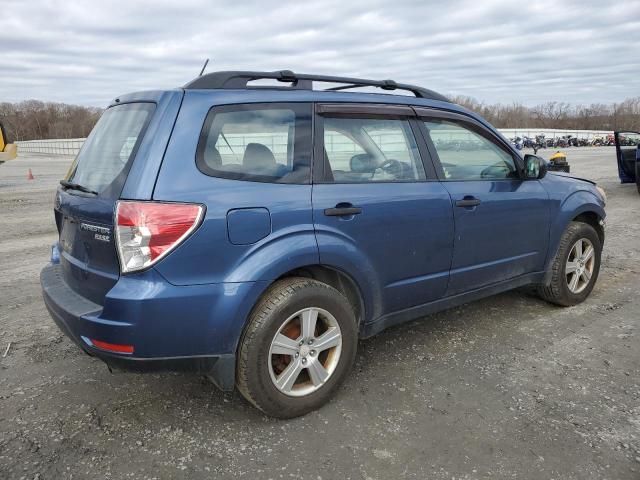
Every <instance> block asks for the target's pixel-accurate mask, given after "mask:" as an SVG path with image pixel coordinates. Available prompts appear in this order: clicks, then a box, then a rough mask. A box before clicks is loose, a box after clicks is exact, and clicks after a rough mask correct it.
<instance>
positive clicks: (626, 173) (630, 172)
mask: <svg viewBox="0 0 640 480" xmlns="http://www.w3.org/2000/svg"><path fill="white" fill-rule="evenodd" d="M614 137H615V142H616V157H617V160H618V176H619V177H620V181H621V182H622V183H633V182H636V183H638V185H639V188H640V180H639V179H638V171H639V170H640V165H639V162H640V133H638V132H615V133H614Z"/></svg>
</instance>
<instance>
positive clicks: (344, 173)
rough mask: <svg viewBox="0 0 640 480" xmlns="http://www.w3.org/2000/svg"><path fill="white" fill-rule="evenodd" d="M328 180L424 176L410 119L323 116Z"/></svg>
mask: <svg viewBox="0 0 640 480" xmlns="http://www.w3.org/2000/svg"><path fill="white" fill-rule="evenodd" d="M323 128H324V151H325V155H326V160H327V162H326V163H327V167H329V172H327V175H326V176H327V177H328V178H327V180H328V181H332V182H335V183H367V182H415V181H422V180H425V179H426V176H425V172H424V168H423V165H422V160H421V159H420V154H419V153H418V146H417V144H416V141H415V138H414V136H413V132H412V130H411V126H410V125H409V121H408V120H406V119H394V118H388V119H387V118H346V117H344V116H341V117H336V118H332V117H328V116H325V117H323Z"/></svg>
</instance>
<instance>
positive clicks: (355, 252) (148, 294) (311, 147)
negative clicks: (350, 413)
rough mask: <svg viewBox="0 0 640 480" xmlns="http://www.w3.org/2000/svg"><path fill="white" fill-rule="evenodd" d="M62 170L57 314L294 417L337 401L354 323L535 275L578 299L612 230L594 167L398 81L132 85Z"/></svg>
mask: <svg viewBox="0 0 640 480" xmlns="http://www.w3.org/2000/svg"><path fill="white" fill-rule="evenodd" d="M256 80H271V81H272V82H273V83H275V84H276V85H272V86H265V85H263V84H262V85H256V86H254V85H255V84H254V83H253V82H254V81H256ZM327 84H329V85H330V87H331V88H330V89H328V90H317V89H314V87H318V86H319V85H320V86H321V85H325V86H326V85H327ZM336 84H337V86H336ZM359 87H378V88H380V89H382V90H383V92H386V93H390V92H395V91H398V90H402V91H407V92H409V93H412V94H413V95H414V97H409V96H406V95H390V94H383V95H380V94H372V93H363V92H353V91H351V90H353V89H355V88H359ZM60 183H61V185H60V187H59V188H58V191H57V192H56V196H55V204H54V216H55V221H56V226H57V228H58V232H59V240H58V242H57V243H56V244H55V245H54V246H53V248H52V256H51V263H50V264H49V265H47V266H46V267H45V268H44V269H43V270H42V273H41V284H42V290H43V296H44V301H45V304H46V306H47V308H48V309H49V312H50V313H51V316H52V317H53V319H54V320H55V321H56V323H57V324H58V325H59V326H60V328H61V329H62V330H63V331H64V332H65V333H66V334H67V335H68V336H69V337H70V338H72V339H73V340H74V341H75V342H76V343H77V344H78V345H79V346H80V347H81V348H82V349H83V350H84V351H86V352H87V353H89V354H90V355H94V356H96V357H98V358H101V359H102V360H104V361H105V362H106V363H107V364H108V365H110V366H112V367H116V368H118V367H120V368H126V369H133V370H154V369H177V370H185V369H186V370H192V371H198V372H201V373H203V374H205V375H207V376H208V377H209V378H210V379H212V380H213V381H214V382H215V383H216V385H218V386H219V387H221V388H222V389H224V390H233V389H234V388H235V387H237V388H238V390H239V391H240V392H241V393H242V395H243V396H244V397H245V398H246V399H247V400H248V401H249V402H251V403H252V404H253V405H255V406H256V407H258V408H259V409H261V410H262V411H263V412H265V413H267V414H269V415H272V416H275V417H282V418H289V417H295V416H298V415H303V414H305V413H307V412H309V411H311V410H313V409H316V408H318V407H320V406H321V405H323V404H324V403H325V402H327V401H328V400H329V399H330V398H331V397H332V395H333V394H334V393H335V391H336V389H337V388H338V387H339V386H340V384H341V383H342V382H343V381H344V380H345V379H346V378H347V375H348V373H349V370H350V368H351V366H352V364H353V362H354V359H355V355H356V348H357V346H358V339H359V338H366V337H370V336H372V335H374V334H376V333H378V332H380V331H382V330H384V329H385V328H387V327H390V326H392V325H397V324H400V323H403V322H407V321H409V320H414V319H416V318H419V317H422V316H424V315H427V314H429V313H432V312H436V311H439V310H442V309H445V308H449V307H453V306H456V305H460V304H462V303H466V302H469V301H472V300H475V299H479V298H482V297H486V296H489V295H493V294H496V293H499V292H503V291H505V290H509V289H513V288H517V287H521V286H525V285H534V286H535V287H536V288H537V291H538V293H539V295H540V296H541V297H542V298H544V299H545V300H547V301H549V302H551V303H554V304H557V305H561V306H569V305H575V304H578V303H580V302H582V301H584V300H585V299H586V298H587V296H588V295H589V294H590V293H591V290H592V289H593V287H594V285H595V282H596V280H597V278H598V272H599V269H600V259H601V252H602V245H603V242H604V235H605V232H604V218H605V210H604V207H605V195H604V191H603V190H602V189H601V188H599V187H597V186H596V185H595V184H594V183H593V182H590V181H587V180H583V179H578V178H572V177H570V176H568V175H566V174H559V173H554V172H549V173H548V174H547V164H546V162H545V161H544V160H543V159H541V158H539V157H536V156H534V155H525V156H524V158H523V157H521V156H520V154H519V152H518V151H517V150H516V149H515V148H514V147H513V146H512V145H511V144H510V143H509V142H508V141H506V140H505V138H504V137H503V136H502V135H500V134H499V133H498V132H497V131H496V130H495V129H494V128H493V127H492V126H491V125H489V124H488V123H487V122H486V121H485V120H483V119H482V118H481V117H480V116H478V115H477V114H475V113H473V112H471V111H469V110H466V109H465V108H463V107H461V106H459V105H455V104H453V103H450V102H449V101H448V100H447V98H445V97H444V96H442V95H440V94H438V93H436V92H433V91H431V90H427V89H424V88H421V87H416V86H412V85H405V84H399V83H396V82H393V81H391V80H384V81H373V80H364V79H359V78H342V77H330V76H322V75H301V74H295V73H293V72H290V71H281V72H216V73H211V74H207V75H204V76H201V77H198V78H196V79H195V80H193V81H192V82H190V83H189V84H187V85H186V86H185V87H184V88H179V89H174V90H166V91H152V92H138V93H133V94H129V95H124V96H121V97H119V98H117V99H116V100H114V101H113V102H112V103H111V105H109V107H108V108H107V110H106V111H105V113H104V114H103V116H102V118H101V119H100V121H99V122H98V123H97V125H96V127H95V128H94V130H93V132H92V133H91V135H90V136H89V138H88V139H87V141H86V142H85V144H84V146H83V147H82V150H81V151H80V153H79V154H78V156H77V158H76V159H75V161H74V163H73V165H72V168H71V169H70V170H69V174H68V176H67V177H66V178H65V179H64V180H62V181H61V182H60Z"/></svg>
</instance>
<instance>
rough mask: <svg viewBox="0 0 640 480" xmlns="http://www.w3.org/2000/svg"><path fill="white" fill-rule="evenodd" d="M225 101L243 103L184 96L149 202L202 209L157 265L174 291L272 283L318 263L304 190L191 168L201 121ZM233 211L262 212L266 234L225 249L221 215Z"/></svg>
mask: <svg viewBox="0 0 640 480" xmlns="http://www.w3.org/2000/svg"><path fill="white" fill-rule="evenodd" d="M258 98H259V97H258ZM225 100H226V101H227V103H242V102H241V101H238V99H236V97H235V96H228V95H227V96H222V95H220V92H217V93H215V92H214V93H210V92H187V93H186V94H185V97H184V100H183V103H182V107H181V109H180V113H179V116H178V120H177V122H176V124H175V128H174V129H173V133H172V135H171V140H170V142H169V145H168V147H167V151H166V154H165V157H164V161H163V162H162V167H161V169H160V173H159V175H158V179H157V183H156V186H155V190H154V193H153V199H154V200H165V201H173V202H196V203H201V204H204V205H206V214H205V218H204V220H203V224H202V225H201V226H200V228H199V229H198V230H197V231H196V232H195V233H194V234H193V235H192V236H191V237H190V238H188V239H187V240H186V241H185V242H184V243H183V244H182V245H180V246H179V247H178V248H177V249H176V250H175V251H174V252H172V253H171V255H168V256H167V257H166V258H164V259H163V260H162V261H161V262H160V263H158V265H157V266H156V269H157V270H158V271H159V272H160V273H161V274H162V275H163V276H164V277H165V278H166V279H167V280H168V281H169V282H171V283H173V284H175V285H195V284H206V283H222V282H230V283H234V282H254V281H264V280H275V279H276V278H278V277H279V276H280V275H282V274H284V273H286V272H287V271H289V270H291V269H295V268H298V267H300V266H304V265H311V264H317V263H318V248H317V244H316V240H315V235H314V229H313V221H312V211H311V185H310V184H307V185H287V184H275V183H261V182H249V181H239V180H229V179H223V178H215V177H211V176H208V175H205V174H204V173H202V172H201V171H200V170H199V169H198V168H197V166H196V161H195V159H196V149H197V144H198V138H199V135H200V131H201V130H202V126H203V124H204V121H205V117H206V115H207V113H208V111H209V109H210V108H211V107H212V106H214V105H221V104H224V103H225ZM234 100H235V101H234ZM260 100H261V101H264V98H261V99H260ZM234 209H267V210H268V211H269V215H270V218H271V232H270V234H269V235H267V236H266V237H264V238H262V239H261V240H259V241H258V242H256V243H253V244H246V245H245V244H233V243H231V241H230V239H229V234H228V229H227V213H228V212H229V211H230V210H234ZM260 236H263V235H262V234H261V235H260Z"/></svg>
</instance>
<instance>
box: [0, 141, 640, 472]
mask: <svg viewBox="0 0 640 480" xmlns="http://www.w3.org/2000/svg"><path fill="white" fill-rule="evenodd" d="M567 152H568V156H569V161H570V163H571V166H572V169H573V171H574V172H575V173H576V174H578V175H583V176H585V177H588V178H591V179H595V180H597V181H598V182H599V184H600V185H601V186H603V187H604V188H605V189H606V190H607V193H608V196H609V204H608V214H609V217H608V228H607V240H606V243H605V253H604V257H603V271H602V272H601V276H600V279H599V281H598V284H597V285H596V288H595V290H594V292H593V294H592V295H591V297H590V298H589V299H588V300H587V301H586V302H585V303H584V304H582V305H579V306H576V307H573V308H566V309H565V308H558V307H554V306H551V305H548V304H546V303H544V302H542V301H540V300H538V299H537V298H535V297H532V296H530V295H528V294H527V293H526V292H522V291H516V292H510V293H506V294H502V295H498V296H495V297H492V298H488V299H485V300H482V301H479V302H475V303H472V304H468V305H466V306H463V307H460V308H456V309H452V310H448V311H446V312H442V313H439V314H435V315H431V316H429V317H426V318H424V319H422V320H420V321H416V322H413V323H410V324H407V325H403V326H400V327H396V328H393V329H391V330H388V331H386V332H383V333H382V334H380V335H378V336H377V337H375V338H372V339H370V340H367V341H363V342H361V343H360V346H359V354H358V358H357V364H356V366H355V368H354V371H353V373H352V375H351V377H350V378H349V380H348V381H347V384H346V385H345V386H344V387H343V388H342V389H341V390H340V392H339V393H338V395H337V396H336V398H335V399H334V400H333V401H332V402H331V403H330V404H328V405H327V406H325V407H324V408H322V409H321V410H320V411H318V412H314V413H312V414H310V415H307V416H306V417H304V418H299V419H295V420H292V421H277V420H273V419H270V418H267V417H265V416H263V415H261V414H260V413H259V412H258V411H256V410H255V409H253V408H251V407H250V406H248V404H247V403H246V402H244V401H243V400H242V399H241V398H240V396H239V395H238V394H233V395H224V394H222V393H221V392H219V391H218V390H216V389H215V387H213V386H212V385H210V384H209V383H207V382H206V381H205V380H203V379H202V378H200V377H198V376H195V375H194V376H189V375H179V374H162V375H160V374H158V375H134V374H124V373H120V374H115V375H112V374H110V373H109V372H108V370H107V368H106V367H105V366H104V365H103V364H102V363H101V362H100V361H98V360H95V359H92V358H90V357H88V356H86V355H84V354H83V353H81V352H80V351H79V349H78V348H77V347H76V346H74V345H73V344H72V343H71V342H70V341H69V340H68V339H67V338H66V337H64V336H63V335H62V334H61V333H60V332H59V331H58V329H57V328H56V327H55V325H54V324H53V321H52V320H51V319H50V318H49V315H48V314H47V312H46V310H45V307H44V305H43V303H42V300H41V297H40V288H39V283H38V273H39V271H40V268H41V267H42V266H43V265H44V264H45V263H46V262H47V261H48V257H49V245H50V244H51V243H53V242H54V240H55V238H56V235H55V227H54V223H53V215H52V203H53V192H54V189H55V187H56V183H57V181H58V179H59V178H61V177H62V175H63V174H64V172H65V171H66V168H67V167H68V165H69V162H70V160H69V159H68V158H67V159H64V158H62V159H61V158H57V159H53V158H45V157H36V156H32V157H23V158H20V159H18V160H15V161H11V162H8V163H5V164H3V165H0V215H1V216H0V222H1V223H0V225H1V227H2V228H0V265H2V275H0V478H1V479H5V478H6V479H14V478H15V479H19V478H25V479H40V480H43V479H71V478H74V479H79V478H113V479H123V478H136V479H142V478H189V479H200V478H250V479H254V478H259V479H263V478H264V479H267V478H273V479H280V478H285V479H288V478H305V479H307V478H309V479H320V478H322V479H334V478H335V479H343V478H352V479H392V478H419V479H424V478H430V479H440V478H442V479H452V478H456V479H460V478H464V479H467V478H468V479H474V478H517V479H525V478H532V479H538V478H545V479H550V478H553V479H592V478H609V479H639V478H640V354H639V352H640V335H639V331H638V328H639V327H640V296H639V295H638V287H639V286H640V267H639V266H638V265H640V215H639V213H640V195H638V192H637V191H636V188H635V186H634V185H628V186H627V185H620V184H619V183H618V180H617V175H616V167H615V159H614V152H613V149H612V148H606V147H603V148H582V149H576V148H573V149H568V150H567ZM540 153H541V154H542V155H543V156H544V155H547V156H548V155H550V154H551V153H552V151H550V150H546V151H545V150H542V151H541V152H540ZM28 168H31V169H32V171H33V174H34V175H35V180H31V181H28V180H27V179H26V176H27V169H28ZM10 342H11V348H10V349H9V352H8V354H7V356H6V357H4V358H3V357H2V354H3V353H4V350H5V348H6V346H7V344H9V343H10Z"/></svg>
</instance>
